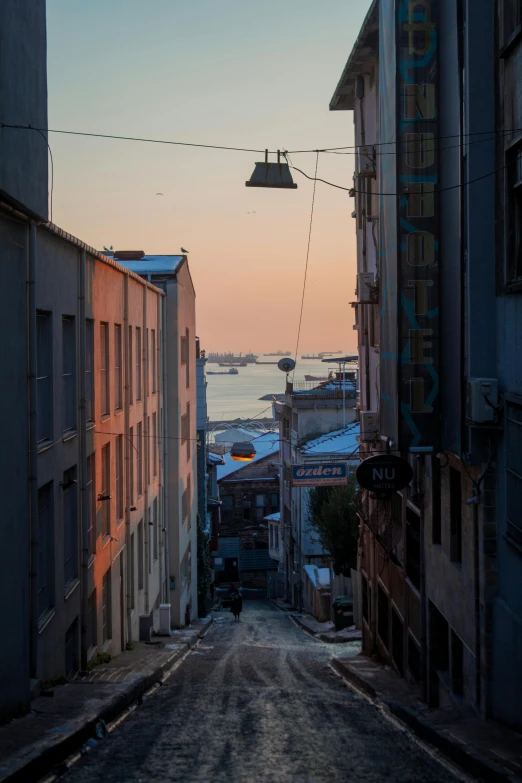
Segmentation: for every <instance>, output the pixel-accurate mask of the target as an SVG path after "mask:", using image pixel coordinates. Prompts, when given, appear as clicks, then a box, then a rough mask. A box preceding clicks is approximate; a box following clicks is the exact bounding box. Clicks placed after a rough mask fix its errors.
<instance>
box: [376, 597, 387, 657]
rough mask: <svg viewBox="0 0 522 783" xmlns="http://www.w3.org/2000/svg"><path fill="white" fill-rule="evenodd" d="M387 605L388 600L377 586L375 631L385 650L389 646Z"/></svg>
mask: <svg viewBox="0 0 522 783" xmlns="http://www.w3.org/2000/svg"><path fill="white" fill-rule="evenodd" d="M389 605H390V602H389V598H388V596H387V595H386V593H385V591H384V590H383V589H382V587H381V586H380V585H379V586H378V588H377V631H378V632H379V637H380V639H381V642H382V643H383V645H384V646H385V647H386V649H388V645H389V612H390V608H389Z"/></svg>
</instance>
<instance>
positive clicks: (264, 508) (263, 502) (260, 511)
mask: <svg viewBox="0 0 522 783" xmlns="http://www.w3.org/2000/svg"><path fill="white" fill-rule="evenodd" d="M267 514H268V495H256V519H257V520H258V521H259V520H261V519H264V518H265V517H266V516H267Z"/></svg>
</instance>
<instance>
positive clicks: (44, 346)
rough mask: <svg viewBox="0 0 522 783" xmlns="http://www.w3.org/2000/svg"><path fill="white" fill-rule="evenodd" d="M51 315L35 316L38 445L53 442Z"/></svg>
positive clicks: (41, 313) (39, 314)
mask: <svg viewBox="0 0 522 783" xmlns="http://www.w3.org/2000/svg"><path fill="white" fill-rule="evenodd" d="M52 341H53V335H52V317H51V313H43V312H38V313H37V314H36V362H37V370H36V399H37V416H38V435H37V437H38V443H39V444H41V443H45V442H46V441H51V442H52V440H53V348H52V344H53V343H52Z"/></svg>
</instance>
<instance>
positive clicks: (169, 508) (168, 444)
mask: <svg viewBox="0 0 522 783" xmlns="http://www.w3.org/2000/svg"><path fill="white" fill-rule="evenodd" d="M114 257H115V258H117V259H118V260H119V261H120V263H122V264H124V265H125V267H126V268H127V269H130V270H132V271H134V272H135V273H136V274H138V275H140V277H142V278H144V279H145V280H147V281H149V282H151V283H153V284H154V286H156V287H158V288H159V289H161V290H162V291H163V292H164V294H165V297H164V299H165V302H164V315H163V319H164V320H163V325H162V333H163V334H162V340H163V342H162V348H161V354H162V357H163V360H162V383H163V384H164V388H165V404H164V407H163V412H162V416H163V424H162V430H163V432H164V433H165V434H164V440H163V456H164V464H165V509H166V516H167V518H168V535H167V542H166V546H167V552H168V574H167V576H168V591H167V595H168V601H167V603H169V604H170V606H171V623H172V626H173V627H175V628H179V627H180V626H181V625H188V624H189V622H190V620H192V619H194V618H196V617H197V611H198V605H197V574H196V567H197V524H196V522H197V513H198V495H197V476H198V451H197V441H198V438H197V430H196V407H197V404H196V400H197V397H196V362H197V353H196V294H195V291H194V286H193V284H192V278H191V276H190V270H189V266H188V260H187V257H186V256H168V255H162V256H152V255H145V253H143V252H141V251H139V252H136V251H122V252H120V253H115V254H114ZM200 361H201V357H200Z"/></svg>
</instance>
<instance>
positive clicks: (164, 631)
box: [158, 604, 170, 636]
mask: <svg viewBox="0 0 522 783" xmlns="http://www.w3.org/2000/svg"><path fill="white" fill-rule="evenodd" d="M158 633H159V635H160V636H170V604H160V607H159V629H158Z"/></svg>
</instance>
